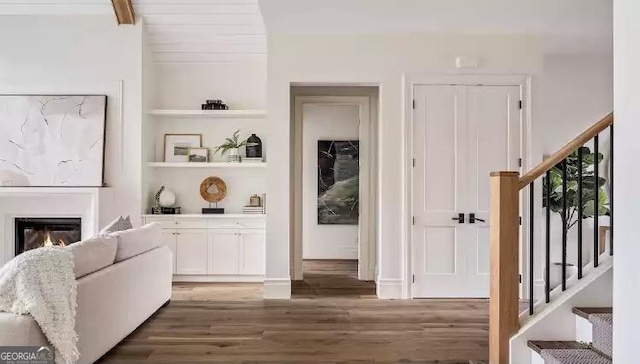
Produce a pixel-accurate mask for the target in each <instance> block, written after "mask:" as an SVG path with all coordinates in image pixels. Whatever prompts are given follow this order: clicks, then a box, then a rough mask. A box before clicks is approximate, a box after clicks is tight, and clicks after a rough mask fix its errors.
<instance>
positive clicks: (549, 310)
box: [489, 114, 614, 364]
mask: <svg viewBox="0 0 640 364" xmlns="http://www.w3.org/2000/svg"><path fill="white" fill-rule="evenodd" d="M606 130H609V131H610V149H609V150H608V152H609V165H610V169H608V170H607V171H606V172H603V171H601V168H600V160H602V159H603V156H602V154H601V153H600V140H599V137H600V134H601V133H602V132H604V131H606ZM613 136H614V134H613V114H609V115H607V116H606V117H604V118H603V119H602V120H600V121H598V122H597V123H596V124H594V125H593V126H592V127H590V128H589V129H587V130H586V131H584V132H583V133H582V134H580V135H579V136H578V137H576V138H575V139H574V140H572V141H571V142H569V143H567V144H566V145H565V146H564V147H563V148H562V149H560V150H559V151H558V152H556V153H554V154H553V155H552V156H550V157H549V158H547V159H545V160H544V161H543V162H542V163H541V164H540V165H538V166H536V167H535V168H533V169H532V170H531V171H529V172H528V173H526V174H525V175H523V176H520V175H519V173H518V172H511V171H509V172H493V173H492V174H491V184H490V186H491V201H490V204H491V207H490V210H491V211H490V221H491V225H490V244H491V249H490V256H491V262H490V264H491V291H490V313H489V319H490V324H489V352H490V358H489V363H490V364H508V363H511V364H528V363H531V364H542V363H544V364H591V363H593V364H600V363H611V362H612V358H611V356H612V325H613V314H612V311H611V308H610V307H608V306H611V302H612V267H613V259H612V256H613V249H614V245H613V167H612V166H613ZM587 144H589V145H591V146H592V148H593V150H592V149H590V148H588V147H586V146H585V145H587ZM603 175H605V176H606V177H607V178H603ZM607 194H608V196H607ZM523 212H526V213H525V214H524V216H525V218H524V221H522V220H521V218H520V216H522V215H523ZM553 214H558V215H559V217H560V219H559V220H560V223H559V224H557V225H559V226H557V225H554V223H553V221H554V220H552V218H551V217H552V216H554V215H553ZM605 215H606V216H608V217H609V219H610V223H609V224H608V226H600V222H601V220H602V216H605ZM587 218H591V219H593V230H592V233H593V234H592V236H589V237H588V238H593V240H592V241H585V240H587V239H586V238H585V237H584V236H583V235H585V234H584V233H583V220H586V219H587ZM521 224H522V226H521ZM574 225H576V226H577V237H576V238H575V241H573V239H570V238H569V231H570V229H571V227H572V226H574ZM553 229H559V230H560V232H561V238H559V239H552V234H551V231H552V230H553ZM607 232H608V236H607V235H606V234H607ZM589 235H591V233H589ZM521 239H522V240H521ZM521 241H523V242H524V244H521ZM573 243H575V247H574V244H573ZM522 246H524V247H526V249H525V248H521V247H522ZM570 246H571V252H569V249H570V248H569V247H570ZM554 249H555V250H557V251H560V252H561V253H560V254H561V256H560V257H559V258H557V259H558V262H557V263H555V261H554V262H553V263H552V258H551V252H552V251H553V250H554ZM573 249H576V250H575V251H574V250H573ZM540 251H544V254H542V255H543V256H542V257H540V253H539V252H540ZM521 253H522V254H526V264H520V263H521V261H520V254H521ZM569 253H571V255H572V257H574V258H572V259H574V261H573V262H569V256H570V254H569ZM554 263H555V264H554ZM521 266H522V268H521ZM536 266H538V267H539V266H543V267H545V268H544V272H543V281H544V287H543V288H542V287H541V288H542V289H541V290H538V291H537V290H536V289H535V288H536V283H537V282H536V281H535V280H534V278H535V270H534V268H535V267H536ZM556 267H557V269H559V270H560V272H559V275H560V276H559V277H558V278H556V279H555V280H556V281H557V284H555V283H554V279H552V276H551V271H552V268H554V269H555V268H556ZM573 268H575V269H573ZM522 276H524V277H526V280H525V282H524V287H525V289H524V291H525V293H524V294H523V295H521V292H520V287H519V284H520V282H519V279H518V277H522ZM522 297H523V298H527V299H528V301H529V304H528V310H527V311H526V312H524V313H521V312H520V311H519V301H520V298H522Z"/></svg>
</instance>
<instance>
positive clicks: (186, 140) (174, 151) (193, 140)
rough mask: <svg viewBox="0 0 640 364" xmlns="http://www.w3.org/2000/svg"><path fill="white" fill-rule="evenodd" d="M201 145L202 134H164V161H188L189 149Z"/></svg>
mask: <svg viewBox="0 0 640 364" xmlns="http://www.w3.org/2000/svg"><path fill="white" fill-rule="evenodd" d="M200 147H202V134H165V135H164V162H167V163H186V162H189V149H190V148H200Z"/></svg>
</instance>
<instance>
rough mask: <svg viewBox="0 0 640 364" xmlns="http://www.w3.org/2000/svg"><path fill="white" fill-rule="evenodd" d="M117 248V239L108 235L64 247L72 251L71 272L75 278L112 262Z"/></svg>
mask: <svg viewBox="0 0 640 364" xmlns="http://www.w3.org/2000/svg"><path fill="white" fill-rule="evenodd" d="M117 248H118V244H117V239H116V238H115V237H109V236H100V237H95V238H91V239H87V240H83V241H80V242H77V243H75V244H71V245H68V246H66V247H65V249H67V250H69V251H71V252H72V253H73V262H74V267H73V272H74V273H75V275H76V278H80V277H84V276H86V275H87V274H91V273H93V272H96V271H99V270H100V269H102V268H104V267H107V266H109V265H111V264H113V262H114V260H115V257H116V250H117Z"/></svg>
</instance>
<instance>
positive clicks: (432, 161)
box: [412, 86, 468, 297]
mask: <svg viewBox="0 0 640 364" xmlns="http://www.w3.org/2000/svg"><path fill="white" fill-rule="evenodd" d="M464 96H465V95H464V92H461V87H458V86H420V87H416V89H415V92H414V97H415V100H416V105H415V110H414V123H413V151H414V154H413V157H414V159H415V166H414V168H413V218H414V226H413V234H412V235H413V251H412V256H413V268H414V275H415V277H414V287H413V293H414V296H416V297H457V296H460V295H462V294H463V293H464V289H461V287H464V286H465V285H466V283H465V280H466V277H465V271H464V268H465V267H464V264H465V262H464V260H465V251H464V249H461V245H464V244H465V241H466V240H468V236H466V234H467V231H466V229H464V227H465V226H464V224H461V223H459V222H458V220H457V217H458V214H460V213H465V209H464V206H465V199H466V198H467V196H466V194H467V188H466V185H465V183H464V181H465V180H466V179H468V175H467V174H468V168H467V160H466V159H467V155H466V153H464V145H465V134H464V131H465V124H466V120H465V116H466V115H465V113H464V109H463V106H464V103H465V102H464Z"/></svg>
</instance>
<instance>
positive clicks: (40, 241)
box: [15, 218, 82, 255]
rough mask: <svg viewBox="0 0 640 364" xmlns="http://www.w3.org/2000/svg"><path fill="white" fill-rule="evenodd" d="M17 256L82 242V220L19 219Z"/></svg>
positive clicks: (17, 220)
mask: <svg viewBox="0 0 640 364" xmlns="http://www.w3.org/2000/svg"><path fill="white" fill-rule="evenodd" d="M15 228H16V237H15V244H16V250H15V252H16V254H15V255H18V254H21V253H24V252H25V251H27V250H31V249H36V248H41V247H43V246H50V245H58V246H65V245H69V244H73V243H75V242H78V241H80V240H82V231H81V230H82V229H81V219H80V218H17V219H15Z"/></svg>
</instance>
